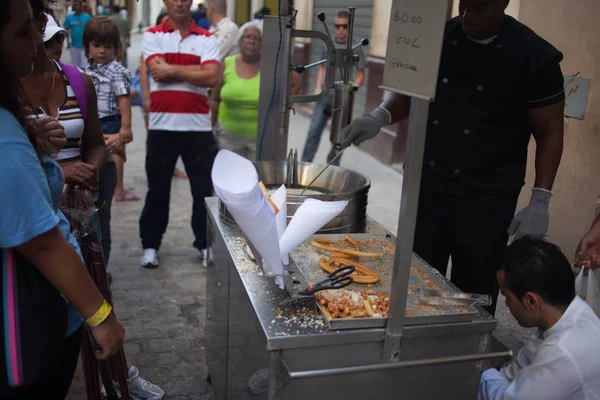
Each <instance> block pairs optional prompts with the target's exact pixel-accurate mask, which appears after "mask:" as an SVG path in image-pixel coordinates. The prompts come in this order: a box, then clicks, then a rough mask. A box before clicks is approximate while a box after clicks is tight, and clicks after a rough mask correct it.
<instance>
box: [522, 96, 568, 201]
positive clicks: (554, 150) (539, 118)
mask: <svg viewBox="0 0 600 400" xmlns="http://www.w3.org/2000/svg"><path fill="white" fill-rule="evenodd" d="M564 108H565V103H564V101H561V102H560V103H558V104H553V105H551V106H548V107H541V108H534V109H531V110H529V111H528V112H527V117H528V119H529V127H530V129H531V133H532V134H533V137H534V138H535V141H536V151H535V184H534V186H535V187H538V188H542V189H546V190H552V185H553V184H554V178H555V177H556V172H557V171H558V166H559V165H560V159H561V157H562V151H563V137H564V122H563V112H564Z"/></svg>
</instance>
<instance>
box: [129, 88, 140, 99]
mask: <svg viewBox="0 0 600 400" xmlns="http://www.w3.org/2000/svg"><path fill="white" fill-rule="evenodd" d="M130 96H131V100H138V99H139V98H140V92H138V91H137V90H135V89H131V93H130Z"/></svg>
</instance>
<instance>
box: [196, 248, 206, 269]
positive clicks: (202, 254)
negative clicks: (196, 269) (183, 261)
mask: <svg viewBox="0 0 600 400" xmlns="http://www.w3.org/2000/svg"><path fill="white" fill-rule="evenodd" d="M198 252H199V254H198V256H199V257H200V260H201V261H202V266H203V267H205V268H206V267H208V249H202V250H198Z"/></svg>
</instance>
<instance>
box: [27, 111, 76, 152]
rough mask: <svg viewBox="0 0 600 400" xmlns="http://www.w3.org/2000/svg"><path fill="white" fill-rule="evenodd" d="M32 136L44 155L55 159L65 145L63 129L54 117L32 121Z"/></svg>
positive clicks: (65, 137) (65, 139)
mask: <svg viewBox="0 0 600 400" xmlns="http://www.w3.org/2000/svg"><path fill="white" fill-rule="evenodd" d="M32 122H33V134H34V135H35V137H36V138H37V142H38V144H39V145H40V146H41V148H42V151H43V152H44V154H47V155H49V156H50V157H55V156H56V155H57V154H58V152H59V151H60V150H61V149H62V148H63V147H65V146H66V145H67V136H66V135H65V128H64V127H63V126H62V125H61V123H60V122H58V121H57V120H56V118H54V117H50V116H46V117H42V118H38V119H35V120H32Z"/></svg>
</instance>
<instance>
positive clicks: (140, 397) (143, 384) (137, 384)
mask: <svg viewBox="0 0 600 400" xmlns="http://www.w3.org/2000/svg"><path fill="white" fill-rule="evenodd" d="M128 376H129V378H128V379H127V389H129V398H130V399H131V400H162V399H163V398H164V397H165V391H164V390H162V389H161V388H159V387H158V386H156V385H155V384H153V383H150V382H148V381H147V380H145V379H143V378H141V377H140V371H139V370H138V369H137V368H136V367H134V366H133V365H132V366H130V367H129V373H128ZM113 385H114V386H115V391H116V392H117V394H118V395H119V398H120V397H121V388H120V387H119V382H116V381H113ZM100 393H101V394H102V396H104V397H106V389H105V388H104V385H102V387H101V388H100Z"/></svg>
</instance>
